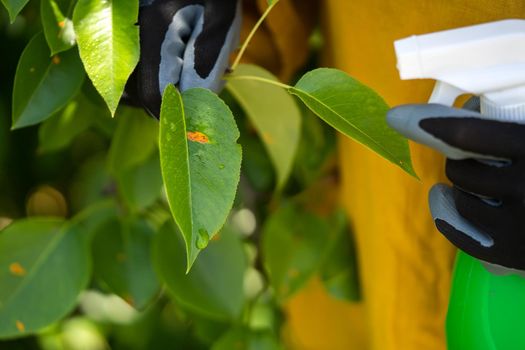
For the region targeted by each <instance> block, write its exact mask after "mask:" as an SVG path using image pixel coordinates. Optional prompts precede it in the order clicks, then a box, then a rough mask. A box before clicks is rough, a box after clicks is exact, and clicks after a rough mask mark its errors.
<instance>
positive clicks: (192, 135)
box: [187, 131, 210, 143]
mask: <svg viewBox="0 0 525 350" xmlns="http://www.w3.org/2000/svg"><path fill="white" fill-rule="evenodd" d="M187 135H188V140H190V141H193V142H198V143H210V139H208V136H206V135H204V134H203V133H202V132H200V131H188V133H187Z"/></svg>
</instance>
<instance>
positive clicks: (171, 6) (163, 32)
mask: <svg viewBox="0 0 525 350" xmlns="http://www.w3.org/2000/svg"><path fill="white" fill-rule="evenodd" d="M241 16H242V11H241V2H240V1H238V0H140V9H139V21H138V25H139V27H140V62H139V64H138V66H137V68H136V69H135V71H134V73H133V74H132V76H131V77H130V79H129V81H128V84H127V85H126V91H125V93H124V96H123V101H124V103H127V104H131V105H135V106H141V107H144V108H145V109H146V110H147V111H148V112H149V113H150V114H152V115H153V116H155V117H156V118H159V116H160V104H161V101H162V93H163V92H164V89H165V88H166V86H167V85H168V84H174V85H177V86H178V87H179V89H180V90H181V91H184V90H187V89H190V88H193V87H202V88H208V89H210V90H213V91H215V92H218V91H219V90H220V89H221V88H222V86H223V82H222V79H221V78H222V76H223V74H224V73H225V71H226V70H227V68H228V64H229V56H230V54H231V53H232V52H233V51H234V50H235V49H236V48H237V46H238V44H239V33H240V26H241Z"/></svg>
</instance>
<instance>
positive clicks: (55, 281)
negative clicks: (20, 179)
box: [0, 216, 96, 339]
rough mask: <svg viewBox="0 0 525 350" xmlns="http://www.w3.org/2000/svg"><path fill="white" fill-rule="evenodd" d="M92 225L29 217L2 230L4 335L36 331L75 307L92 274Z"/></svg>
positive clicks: (0, 333)
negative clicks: (90, 238) (88, 238)
mask: <svg viewBox="0 0 525 350" xmlns="http://www.w3.org/2000/svg"><path fill="white" fill-rule="evenodd" d="M89 218H90V219H91V218H92V217H91V216H89ZM91 225H96V224H95V222H94V221H92V220H90V222H89V223H87V222H84V221H82V219H80V218H78V217H75V218H73V219H72V220H71V221H70V222H65V221H63V220H58V219H50V218H29V219H24V220H20V221H15V222H14V223H12V224H11V225H9V226H8V227H6V228H5V229H4V230H2V231H1V232H0V286H2V287H1V288H0V339H1V338H9V337H18V336H20V335H21V334H23V335H26V334H32V333H35V332H36V331H38V330H40V329H42V328H44V327H46V326H48V325H50V324H51V323H54V322H56V321H58V320H59V319H61V318H63V317H64V316H65V315H66V314H67V313H69V312H70V311H71V310H72V309H73V308H74V307H75V305H76V304H77V300H78V296H79V294H80V292H81V291H82V290H83V289H84V288H85V287H86V286H87V284H88V281H89V277H90V273H89V272H90V267H91V263H90V250H89V246H90V245H89V241H88V240H87V239H86V235H87V232H88V231H87V230H88V227H93V226H91ZM21 276H23V278H21Z"/></svg>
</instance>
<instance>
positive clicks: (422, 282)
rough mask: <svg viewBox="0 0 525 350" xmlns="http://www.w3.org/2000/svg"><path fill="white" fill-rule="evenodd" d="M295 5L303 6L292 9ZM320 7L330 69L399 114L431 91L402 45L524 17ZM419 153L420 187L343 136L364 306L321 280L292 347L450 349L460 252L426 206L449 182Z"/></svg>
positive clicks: (368, 5) (292, 328) (371, 1)
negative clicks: (403, 61)
mask: <svg viewBox="0 0 525 350" xmlns="http://www.w3.org/2000/svg"><path fill="white" fill-rule="evenodd" d="M264 2H266V1H265V0H264ZM292 3H295V4H296V7H298V8H299V7H301V6H300V5H298V2H297V1H292V0H288V1H284V2H283V4H286V5H285V6H288V7H290V6H291V5H290V4H292ZM279 6H281V5H279ZM321 6H322V11H321V13H322V21H323V29H324V35H325V38H326V40H327V47H326V56H327V62H328V64H329V65H331V66H334V67H336V68H339V69H343V70H345V71H347V72H348V73H349V74H351V75H352V76H354V77H355V78H357V79H358V80H360V81H361V82H363V83H365V84H367V85H369V86H370V87H372V88H373V89H374V90H376V91H377V92H379V94H381V95H382V96H383V97H384V98H385V99H386V101H387V102H388V103H389V104H390V105H391V106H394V105H398V104H403V103H417V102H425V101H426V100H427V99H428V97H429V95H430V91H431V89H432V82H430V81H409V82H404V81H401V80H400V79H399V75H398V72H397V70H396V63H395V57H394V50H393V42H394V40H396V39H400V38H403V37H406V36H409V35H412V34H423V33H428V32H434V31H438V30H443V29H450V28H456V27H461V26H464V25H470V24H476V23H482V22H488V21H494V20H498V19H503V18H518V17H524V16H525V2H524V1H520V0H500V1H493V0H429V1H414V0H396V1H392V0H322V1H321ZM292 7H293V6H292ZM303 9H304V6H303ZM276 11H279V9H278V8H277V9H276ZM290 23H291V22H290ZM290 27H291V26H290ZM296 39H297V38H296ZM281 54H283V52H281ZM291 54H293V52H292V53H291ZM301 59H302V57H301V55H299V59H298V60H299V61H300V60H301ZM299 63H300V62H299ZM411 150H412V157H413V161H414V165H415V169H416V171H417V173H418V175H419V176H420V178H421V181H420V182H418V181H416V180H414V179H413V178H411V177H409V176H408V175H406V174H405V173H403V172H402V171H400V170H399V169H398V168H397V167H395V166H393V165H391V164H390V163H388V162H386V161H385V160H383V159H381V158H379V157H378V156H376V155H375V154H373V153H372V152H371V151H369V150H367V149H365V148H364V147H362V146H360V145H358V144H356V143H354V142H352V141H350V140H348V139H346V138H345V137H341V138H340V152H339V153H340V167H341V170H342V186H343V188H342V191H341V192H342V202H343V203H344V205H345V207H346V209H347V212H348V215H349V218H350V220H351V222H352V224H353V229H354V232H355V235H356V239H357V247H358V258H359V266H360V276H361V279H362V286H363V295H364V300H363V302H362V303H359V304H355V305H352V304H348V303H342V302H337V301H335V300H332V299H331V298H330V297H328V296H327V295H326V293H325V292H324V291H323V289H322V287H321V285H320V283H319V282H317V281H313V282H312V283H311V284H310V286H309V287H308V288H307V289H306V290H304V291H303V292H302V293H300V294H299V295H298V296H296V297H295V298H294V299H293V300H292V301H291V302H290V303H289V304H288V307H287V314H288V326H287V337H288V339H289V342H290V344H291V345H290V346H291V347H292V348H294V349H298V350H302V349H312V350H317V349H319V350H325V349H326V350H338V349H348V350H352V349H358V350H362V349H373V350H411V349H414V350H423V349H424V350H434V349H445V348H446V346H445V334H444V329H445V326H444V322H445V317H446V310H447V305H448V295H449V289H450V277H451V270H452V265H453V258H454V253H455V251H454V248H453V247H452V246H451V245H450V244H449V243H448V241H446V239H445V238H443V237H442V236H441V235H440V234H439V233H438V232H437V231H436V230H435V228H434V225H433V222H432V220H431V217H430V214H429V211H428V206H427V192H428V190H429V188H430V186H431V185H432V184H434V183H436V182H439V181H444V180H445V179H444V175H443V173H444V171H443V168H444V160H443V158H442V157H441V156H440V155H438V154H436V153H434V152H432V151H431V150H429V149H424V148H423V147H420V146H418V145H411Z"/></svg>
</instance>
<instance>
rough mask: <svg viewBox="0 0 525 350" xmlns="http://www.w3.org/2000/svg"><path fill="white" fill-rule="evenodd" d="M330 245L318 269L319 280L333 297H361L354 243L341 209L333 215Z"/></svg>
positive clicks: (356, 299)
mask: <svg viewBox="0 0 525 350" xmlns="http://www.w3.org/2000/svg"><path fill="white" fill-rule="evenodd" d="M331 222H332V226H333V228H332V232H333V233H334V235H333V236H332V237H331V238H330V246H329V247H328V248H327V253H326V257H325V260H324V262H323V265H322V266H321V268H320V270H319V274H320V277H321V281H322V282H323V284H324V286H325V288H326V289H327V291H328V293H329V294H330V295H332V296H333V297H334V298H336V299H339V300H345V301H352V302H356V301H358V300H359V299H360V297H361V292H360V288H359V279H358V274H357V257H356V251H355V243H354V241H353V240H352V236H351V235H350V232H349V230H348V226H347V223H346V220H345V215H344V213H343V212H342V211H339V212H337V213H336V214H335V215H334V218H333V219H332V220H331Z"/></svg>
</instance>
